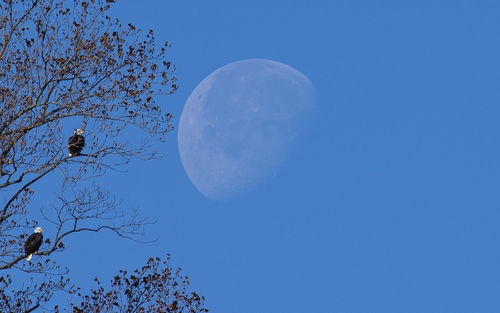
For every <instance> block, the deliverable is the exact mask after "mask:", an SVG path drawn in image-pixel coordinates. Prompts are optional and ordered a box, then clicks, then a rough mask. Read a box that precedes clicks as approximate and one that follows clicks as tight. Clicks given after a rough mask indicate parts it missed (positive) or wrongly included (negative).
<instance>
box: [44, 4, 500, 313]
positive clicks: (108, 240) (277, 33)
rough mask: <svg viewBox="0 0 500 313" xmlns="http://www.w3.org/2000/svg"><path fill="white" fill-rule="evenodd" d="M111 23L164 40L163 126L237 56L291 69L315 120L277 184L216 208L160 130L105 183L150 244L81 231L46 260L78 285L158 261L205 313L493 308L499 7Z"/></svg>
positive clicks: (233, 13)
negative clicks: (155, 156) (135, 215)
mask: <svg viewBox="0 0 500 313" xmlns="http://www.w3.org/2000/svg"><path fill="white" fill-rule="evenodd" d="M113 12H114V13H115V14H116V16H118V17H120V19H121V20H122V21H123V22H132V23H134V24H135V25H137V26H138V27H140V28H143V29H149V28H152V29H154V30H155V31H156V33H157V39H159V40H161V41H163V40H168V41H169V42H170V43H171V44H172V46H173V47H172V49H171V50H170V51H171V57H172V61H173V63H175V64H176V66H177V75H178V77H179V85H180V89H179V90H178V92H176V94H174V95H172V96H168V97H165V98H161V99H159V100H160V101H164V103H165V105H166V107H167V108H169V110H170V111H171V112H172V113H173V114H174V116H175V120H176V121H178V120H179V118H180V114H181V112H182V108H183V105H184V103H185V101H186V99H187V98H188V96H189V94H190V93H191V91H192V90H193V89H194V88H195V87H196V85H197V84H198V83H199V82H200V81H201V80H202V79H203V78H204V77H206V76H207V75H208V74H210V73H211V72H212V71H214V70H216V69H217V68H219V67H221V66H223V65H226V64H228V63H231V62H234V61H237V60H242V59H247V58H266V59H271V60H275V61H279V62H282V63H285V64H288V65H290V66H292V67H294V68H296V69H297V70H299V71H301V72H302V73H304V74H305V75H306V76H307V77H309V79H310V80H311V81H312V82H313V84H314V86H315V88H316V92H317V103H316V105H317V110H318V114H317V117H316V119H315V121H314V123H313V124H312V125H311V127H310V129H308V131H307V136H306V140H303V141H301V142H299V143H297V147H296V149H295V150H294V153H292V154H291V155H290V158H289V160H288V161H287V163H286V164H283V167H282V170H281V172H280V174H279V175H278V176H277V177H275V179H273V180H272V181H269V182H268V183H267V184H265V185H263V186H261V187H260V188H258V189H257V190H256V191H255V192H253V193H252V194H249V195H247V196H243V197H241V198H237V199H233V200H231V201H226V202H214V201H210V200H207V199H205V198H204V197H203V196H202V195H201V194H200V193H199V192H198V191H197V190H196V188H194V187H193V185H192V184H191V182H190V181H189V179H188V178H187V176H186V174H185V173H184V169H183V167H182V164H181V161H180V159H179V154H178V151H177V133H176V132H175V131H173V132H172V133H171V135H170V136H169V137H168V142H167V143H166V144H164V145H158V146H157V147H158V149H160V150H161V151H162V152H163V153H164V159H163V160H161V161H154V162H141V161H139V162H136V163H134V164H132V165H131V166H130V167H129V168H128V171H127V172H126V173H114V172H111V173H109V174H108V175H107V177H106V178H105V183H106V184H107V185H108V186H107V187H108V188H109V189H111V190H112V191H113V192H114V193H115V194H116V195H117V197H118V198H121V199H123V201H124V202H123V203H124V207H132V206H138V207H139V208H140V209H141V210H142V212H144V214H146V215H149V216H151V217H152V218H155V219H156V220H157V223H156V224H155V225H153V226H151V227H150V228H149V229H148V234H149V236H150V238H155V237H158V238H159V240H158V241H157V242H155V243H153V244H137V243H134V242H130V241H126V240H121V239H118V238H116V237H114V236H112V235H111V234H106V233H102V234H85V235H83V234H79V235H77V236H75V237H74V238H73V239H72V240H70V242H68V244H67V246H68V249H67V251H65V252H64V253H62V254H58V256H57V257H58V258H60V260H61V262H63V263H64V264H69V265H70V267H71V271H72V274H71V275H72V277H73V279H74V281H75V282H77V283H79V284H81V285H82V286H84V287H85V286H90V285H91V282H90V280H91V278H92V277H93V276H94V275H97V276H99V277H100V278H101V279H102V280H104V281H107V280H109V279H111V277H112V276H113V275H114V273H116V272H117V271H118V269H120V268H124V269H133V268H135V267H138V266H140V265H142V264H143V263H144V262H145V260H146V259H147V257H149V256H162V255H165V254H166V253H171V254H172V256H173V262H174V263H175V264H176V265H178V266H181V267H182V268H183V269H184V271H185V273H186V274H188V275H189V276H190V277H191V280H192V287H193V288H194V289H195V290H197V291H199V292H200V294H202V295H205V296H206V297H207V305H208V307H209V308H210V310H211V311H212V312H217V313H236V312H237V313H279V312H287V313H290V312H293V313H299V312H307V313H311V312H322V313H328V312H332V313H337V312H338V313H368V312H380V313H392V312H407V313H410V312H415V313H421V312H436V313H437V312H453V313H460V312H464V313H466V312H467V313H472V312H474V313H489V312H500V302H499V301H498V298H499V295H500V267H499V263H500V252H499V251H500V250H499V249H498V243H499V239H500V230H499V229H500V228H499V227H498V224H499V220H500V198H499V188H500V175H499V174H500V171H499V166H498V160H500V144H499V134H500V126H499V125H500V123H499V118H500V109H499V103H500V89H499V84H500V58H499V56H500V3H499V2H497V1H465V0H463V1H326V0H325V1H295V0H287V1H284V0H278V1H270V0H268V1H261V0H254V1H245V2H243V1H219V0H216V1H189V0H186V1H163V0H155V1H153V0H150V1H147V2H145V1H133V0H128V1H124V0H123V1H118V3H116V5H115V9H114V11H113ZM176 123H177V122H176ZM138 181H140V183H138ZM40 205H45V204H44V203H40ZM46 232H50V228H49V229H47V230H46Z"/></svg>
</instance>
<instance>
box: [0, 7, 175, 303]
mask: <svg viewBox="0 0 500 313" xmlns="http://www.w3.org/2000/svg"><path fill="white" fill-rule="evenodd" d="M114 2H115V1H114V0H87V1H82V0H72V1H64V0H0V191H1V192H2V193H1V195H2V202H1V203H0V270H2V271H4V273H6V274H5V275H2V276H1V280H0V311H1V312H4V311H5V312H31V311H33V310H35V309H37V308H39V307H41V306H42V305H43V304H44V303H46V302H47V301H49V299H50V297H51V295H52V293H53V292H55V291H57V290H66V291H71V290H72V288H71V286H70V285H69V284H68V282H67V281H66V280H65V279H64V275H65V274H67V270H66V269H61V268H60V267H59V266H58V265H57V263H56V262H54V261H51V260H50V259H49V258H48V257H49V256H50V255H51V254H52V253H54V252H58V251H62V250H63V249H64V243H63V239H64V238H65V237H67V236H70V235H71V234H74V233H76V232H82V231H93V232H97V231H100V230H103V229H107V230H111V231H113V232H115V233H116V234H117V235H119V236H122V237H128V238H135V236H136V235H138V234H141V232H142V231H143V226H144V225H146V224H147V223H148V221H147V220H145V219H142V218H140V217H139V215H138V214H137V212H136V211H134V212H132V213H131V214H129V215H126V214H123V213H122V210H121V209H120V208H119V202H117V201H115V200H114V199H113V198H112V197H111V195H110V194H109V193H108V192H106V191H104V190H102V188H101V187H100V186H99V185H98V184H97V183H94V184H82V182H83V181H86V180H89V179H92V180H93V181H95V178H96V177H98V176H101V175H103V174H104V173H105V172H106V170H107V169H109V168H117V167H120V166H123V165H125V164H127V163H128V162H130V161H131V160H133V159H146V160H147V159H153V158H156V154H155V153H154V151H153V150H152V149H151V148H150V146H149V142H148V141H149V140H151V139H156V140H159V141H165V138H166V137H165V136H166V134H167V133H168V131H169V130H171V129H172V127H173V126H172V124H171V117H172V116H171V115H170V113H167V112H165V109H164V107H163V106H162V105H159V104H157V103H156V101H155V98H157V96H159V95H168V94H171V93H173V92H175V90H176V89H177V85H176V78H175V77H174V76H173V71H174V70H175V66H173V65H171V62H170V61H168V59H167V55H166V52H167V49H168V48H169V47H170V45H169V44H168V43H164V44H161V45H159V44H158V43H157V42H156V41H155V36H154V33H153V31H152V30H149V31H147V32H143V31H141V30H140V29H138V28H136V27H135V26H134V25H132V24H127V25H122V24H121V22H120V21H119V20H118V19H115V18H111V17H109V16H108V15H107V14H108V12H109V10H110V7H111V5H112V4H113V3H114ZM73 128H82V129H84V130H85V136H86V143H87V145H86V146H85V148H84V151H83V153H82V154H80V155H76V156H75V155H70V156H68V153H67V140H68V137H69V136H70V135H71V131H72V129H73ZM138 131H141V132H142V133H143V134H145V136H144V139H143V140H137V139H132V138H128V139H127V136H126V135H125V134H127V133H128V134H130V133H131V132H132V133H134V134H136V133H137V132H138ZM49 174H53V175H58V176H59V177H60V182H61V185H60V190H58V196H57V197H56V199H55V200H57V201H58V202H57V204H54V205H53V206H52V209H51V210H45V211H42V215H43V216H44V217H45V219H46V222H47V223H49V224H50V225H52V226H51V232H50V236H48V238H47V239H46V240H45V242H44V245H43V246H42V248H41V250H40V251H39V252H37V253H36V254H38V255H41V256H43V258H39V259H40V261H38V262H33V263H28V262H24V261H23V259H24V258H25V257H26V256H25V255H24V251H23V242H24V240H25V239H26V236H27V233H30V232H31V231H32V229H33V227H34V226H35V225H36V224H37V221H34V220H33V218H32V216H33V215H32V213H33V210H34V208H33V206H31V205H30V204H31V199H32V196H33V194H34V193H35V192H36V186H37V182H39V181H40V180H43V179H44V178H45V177H47V176H48V175H49ZM77 182H78V184H76V183H77ZM46 234H47V232H46ZM13 270H16V271H22V272H26V273H36V274H37V275H41V276H40V280H39V281H38V282H33V284H31V285H29V286H26V288H25V289H22V290H17V291H15V292H13V293H10V294H9V290H8V288H9V286H10V283H9V282H10V281H11V278H10V276H9V274H8V273H9V271H13ZM54 277H61V279H56V280H54ZM43 290H46V291H43ZM16 299H17V300H16ZM16 301H19V302H18V303H17V302H16ZM15 303H17V304H15ZM2 305H3V306H2Z"/></svg>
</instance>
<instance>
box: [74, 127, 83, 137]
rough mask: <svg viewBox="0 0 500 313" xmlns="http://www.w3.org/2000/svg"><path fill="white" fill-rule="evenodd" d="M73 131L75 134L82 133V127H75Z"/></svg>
mask: <svg viewBox="0 0 500 313" xmlns="http://www.w3.org/2000/svg"><path fill="white" fill-rule="evenodd" d="M74 133H75V135H81V134H83V129H81V128H75V131H74Z"/></svg>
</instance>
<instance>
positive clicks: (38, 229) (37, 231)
mask: <svg viewBox="0 0 500 313" xmlns="http://www.w3.org/2000/svg"><path fill="white" fill-rule="evenodd" d="M41 232H43V229H42V228H41V227H37V228H35V233H41Z"/></svg>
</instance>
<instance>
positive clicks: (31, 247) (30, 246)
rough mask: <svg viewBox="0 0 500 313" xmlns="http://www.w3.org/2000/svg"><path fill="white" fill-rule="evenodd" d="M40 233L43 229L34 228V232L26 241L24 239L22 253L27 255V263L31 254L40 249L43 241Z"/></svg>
mask: <svg viewBox="0 0 500 313" xmlns="http://www.w3.org/2000/svg"><path fill="white" fill-rule="evenodd" d="M42 232H43V229H42V228H41V227H37V228H35V232H34V233H33V234H31V235H30V236H29V237H28V239H26V242H25V243H24V252H25V253H26V254H28V257H27V258H26V260H27V261H29V260H31V257H32V256H33V253H35V252H37V251H38V249H39V248H40V245H41V244H42V240H43V235H42Z"/></svg>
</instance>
